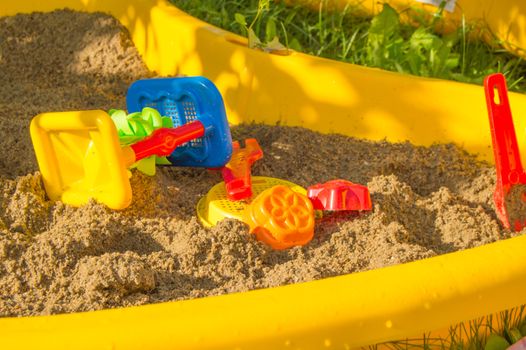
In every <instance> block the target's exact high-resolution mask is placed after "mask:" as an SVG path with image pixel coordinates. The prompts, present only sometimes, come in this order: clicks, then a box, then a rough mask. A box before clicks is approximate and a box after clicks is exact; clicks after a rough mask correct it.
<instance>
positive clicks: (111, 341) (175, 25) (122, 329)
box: [0, 0, 526, 350]
mask: <svg viewBox="0 0 526 350" xmlns="http://www.w3.org/2000/svg"><path fill="white" fill-rule="evenodd" d="M63 7H69V8H72V9H76V10H87V11H104V12H108V13H111V14H112V15H114V16H115V17H116V18H118V19H119V20H120V21H121V22H122V23H123V24H124V25H125V26H126V27H127V28H128V29H129V30H130V33H131V34H132V37H133V40H134V41H135V44H136V45H137V47H138V49H139V51H140V52H141V54H142V55H143V57H144V59H145V61H146V63H147V64H148V66H149V68H150V69H153V70H156V71H158V72H160V73H161V74H166V75H174V74H187V75H204V76H206V77H208V78H210V79H212V81H214V83H215V84H216V85H217V86H218V88H219V89H220V91H221V93H222V94H223V97H224V99H225V104H226V107H227V113H228V115H229V118H230V121H231V122H232V123H238V122H241V121H256V122H265V123H269V124H273V123H276V122H280V123H281V124H282V125H301V126H305V127H308V128H311V129H314V130H318V131H321V132H333V131H336V132H339V133H343V134H347V135H353V136H357V137H365V138H369V139H374V140H377V139H382V138H387V139H388V140H391V141H401V140H406V139H407V140H410V141H411V142H413V143H415V144H422V145H429V144H431V143H433V142H437V141H440V142H450V141H453V142H457V143H459V144H461V145H462V146H464V147H465V148H466V149H467V150H469V151H471V152H477V153H479V154H480V156H481V158H484V159H491V157H492V156H491V152H492V151H491V148H490V136H489V130H488V124H489V123H488V120H487V115H486V109H485V108H486V107H485V101H484V92H483V90H482V88H481V87H479V86H473V85H466V84H460V83H455V82H446V81H440V80H434V79H424V78H417V77H412V76H406V75H400V74H396V73H390V72H384V71H381V70H376V69H369V68H363V67H358V66H354V65H350V64H344V63H338V62H333V61H329V60H325V59H318V58H313V57H310V56H306V55H303V54H299V53H292V54H291V55H288V56H278V55H273V54H267V53H263V52H259V51H254V50H248V49H246V48H245V47H244V46H243V45H242V43H243V42H244V40H243V39H242V38H240V37H238V36H234V35H232V34H229V33H227V32H225V31H223V30H220V29H218V28H215V27H212V26H210V25H208V24H206V23H203V22H201V21H199V20H196V19H194V18H192V17H190V16H188V15H186V14H184V13H183V12H181V11H179V10H178V9H177V8H175V7H173V6H171V5H170V4H169V3H167V2H166V1H165V0H113V1H107V0H48V1H40V2H34V1H32V0H19V1H17V2H9V3H7V4H6V3H5V2H4V3H3V4H2V6H0V16H4V15H14V14H16V13H20V12H24V13H28V12H32V11H51V10H53V9H58V8H63ZM510 102H511V105H512V110H513V111H514V113H515V116H516V118H515V119H516V122H517V130H525V127H526V125H525V121H524V119H525V118H518V117H517V116H521V115H524V113H526V96H523V95H520V94H510ZM520 136H523V135H522V133H520ZM521 141H522V138H521ZM522 144H523V145H524V144H525V142H522ZM522 152H523V154H526V150H524V149H522ZM458 234H459V235H460V234H462V232H459V233H458ZM525 261H526V236H521V237H516V238H513V239H509V240H504V241H499V242H496V243H493V244H489V245H486V246H482V247H479V248H474V249H470V250H466V251H463V252H457V253H453V254H447V255H442V256H438V257H434V258H430V259H425V260H421V261H417V262H412V263H408V264H402V265H397V266H393V267H388V268H383V269H378V270H373V271H368V272H361V273H355V274H351V275H346V276H340V277H334V278H329V279H325V280H319V281H314V282H309V283H302V284H295V285H289V286H284V287H279V288H272V289H264V290H256V291H252V292H246V293H237V294H229V295H223V296H218V297H208V298H202V299H195V300H188V301H181V302H169V303H162V304H155V305H147V306H141V307H131V308H122V309H115V310H104V311H96V312H88V313H76V314H67V315H56V316H44V317H24V318H2V319H0V344H1V347H2V348H5V349H53V350H58V349H90V350H91V349H118V350H120V349H127V350H132V349H133V350H135V349H160V350H161V349H162V350H164V349H321V348H334V349H353V348H358V347H361V346H365V345H369V344H375V343H378V342H383V341H388V340H397V339H404V338H406V337H411V336H415V335H416V336H418V335H420V334H422V333H423V332H425V331H432V330H436V329H443V328H446V327H447V326H449V325H452V324H456V323H458V322H462V321H467V320H470V319H473V318H476V317H480V316H484V315H487V314H491V313H495V312H498V311H500V310H505V309H508V308H512V307H515V306H519V305H522V304H526V293H524V291H525V290H526V264H525V263H524V262H525Z"/></svg>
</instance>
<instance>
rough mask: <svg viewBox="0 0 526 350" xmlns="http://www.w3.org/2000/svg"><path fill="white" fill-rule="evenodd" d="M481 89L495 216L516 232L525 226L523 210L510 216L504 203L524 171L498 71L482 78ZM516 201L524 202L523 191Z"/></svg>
mask: <svg viewBox="0 0 526 350" xmlns="http://www.w3.org/2000/svg"><path fill="white" fill-rule="evenodd" d="M484 88H485V91H486V103H487V106H488V114H489V121H490V127H491V136H492V142H493V152H494V155H495V167H496V169H497V185H496V188H495V193H494V195H493V198H494V200H495V208H496V212H497V217H498V218H499V219H500V221H501V222H502V224H503V225H504V227H506V228H512V229H514V230H515V231H519V230H521V229H522V228H523V227H524V226H526V211H524V212H519V213H515V214H513V215H511V216H510V214H511V213H510V209H511V208H508V203H510V200H511V199H512V198H510V197H511V193H512V192H513V191H512V189H514V187H515V186H520V185H524V184H526V174H525V173H524V169H523V168H522V164H521V159H520V154H519V146H518V144H517V136H516V135H515V128H514V127H513V119H512V116H511V109H510V103H509V100H508V93H507V87H506V79H505V78H504V76H503V75H502V74H500V73H498V74H492V75H489V76H487V77H486V79H485V80H484ZM496 93H497V94H496ZM517 189H518V190H519V191H520V190H521V189H520V188H517ZM525 189H526V187H525ZM520 200H521V201H522V202H525V201H526V192H522V194H521V196H520Z"/></svg>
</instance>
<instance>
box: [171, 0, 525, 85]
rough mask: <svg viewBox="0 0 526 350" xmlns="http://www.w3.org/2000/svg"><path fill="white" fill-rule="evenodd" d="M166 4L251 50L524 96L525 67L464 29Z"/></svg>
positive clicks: (274, 7)
mask: <svg viewBox="0 0 526 350" xmlns="http://www.w3.org/2000/svg"><path fill="white" fill-rule="evenodd" d="M172 2H173V3H174V4H175V5H176V6H178V7H179V8H181V9H182V10H184V11H186V12H188V13H190V14H191V15H193V16H195V17H198V18H201V19H203V20H204V21H206V22H208V23H211V24H214V25H216V26H218V27H221V28H224V29H226V30H229V31H232V32H235V33H238V34H241V35H244V36H248V37H249V39H251V42H252V45H253V46H259V47H263V48H265V47H266V46H271V47H272V46H275V44H276V41H274V42H272V41H273V39H274V38H275V37H277V38H278V39H279V41H280V43H281V44H283V45H284V46H286V47H289V48H291V49H294V50H297V51H301V52H305V53H307V54H311V55H315V56H320V57H325V58H330V59H335V60H340V61H344V62H349V63H355V64H359V65H363V66H369V67H379V68H383V69H386V70H391V71H397V72H402V73H407V74H414V75H420V76H427V77H437V78H442V79H450V80H456V81H462V82H468V83H475V84H482V81H483V79H484V77H485V76H486V75H487V74H490V73H494V72H501V73H504V75H505V76H506V78H507V81H508V87H509V88H510V90H515V91H522V92H525V91H526V81H524V80H523V77H524V75H525V73H526V62H524V61H523V60H522V59H521V58H519V57H516V56H514V55H512V54H510V53H508V52H506V51H505V50H504V49H502V48H499V46H498V43H495V44H494V45H489V44H487V43H485V42H483V41H479V40H470V39H469V37H470V33H471V32H472V31H473V30H474V29H473V28H472V27H471V26H470V25H469V24H467V23H464V25H463V26H461V28H459V29H458V30H457V31H455V32H454V33H452V34H449V35H447V36H441V35H439V34H436V33H435V32H434V31H433V28H434V27H435V23H434V22H432V21H426V20H423V19H421V18H415V20H416V21H418V22H419V23H420V26H419V28H414V27H412V26H410V25H407V24H404V23H401V22H400V21H399V17H398V14H397V13H396V12H395V11H394V10H393V9H392V8H390V7H385V8H384V11H382V12H381V13H380V14H379V15H377V16H376V17H370V16H366V15H364V14H363V12H362V11H361V10H360V9H359V8H357V7H354V6H348V7H346V8H345V9H344V10H343V11H330V10H329V9H327V7H324V6H320V8H319V10H318V11H313V10H309V9H306V8H304V7H299V6H292V7H287V6H285V5H284V4H283V3H282V2H274V1H270V2H269V1H268V0H266V1H263V0H245V1H242V0H172ZM258 5H259V7H258ZM265 5H268V7H267V6H265ZM440 15H441V14H440V12H439V11H438V12H437V16H438V17H439V16H440ZM249 31H251V32H253V33H250V34H249ZM254 36H255V38H254ZM269 43H270V44H269Z"/></svg>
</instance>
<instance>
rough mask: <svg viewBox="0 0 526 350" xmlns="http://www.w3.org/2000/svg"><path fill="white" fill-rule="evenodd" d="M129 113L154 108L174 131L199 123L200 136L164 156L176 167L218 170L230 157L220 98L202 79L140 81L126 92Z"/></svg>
mask: <svg viewBox="0 0 526 350" xmlns="http://www.w3.org/2000/svg"><path fill="white" fill-rule="evenodd" d="M126 105H127V109H128V112H129V113H133V112H139V111H141V110H142V109H143V108H144V107H151V108H155V109H156V110H158V111H159V113H160V114H161V115H163V116H168V117H170V118H171V119H172V121H173V126H174V127H175V128H177V127H179V126H183V125H186V124H189V123H191V122H195V121H198V122H201V123H202V124H203V127H204V129H205V132H204V136H202V137H200V138H196V139H194V140H191V141H189V142H187V143H185V144H184V145H182V146H179V147H177V148H176V149H175V151H173V153H172V154H171V155H170V156H168V160H169V161H170V163H172V164H173V165H176V166H189V167H205V168H220V167H222V166H224V165H225V164H226V163H227V162H228V161H229V160H230V157H231V155H232V137H231V135H230V128H229V126H228V121H227V118H226V112H225V106H224V103H223V98H222V97H221V94H220V93H219V91H218V90H217V88H216V87H215V85H214V84H213V83H212V82H211V81H210V80H208V79H206V78H204V77H178V78H155V79H143V80H138V81H136V82H134V83H133V84H132V85H131V86H130V88H129V89H128V94H127V95H126Z"/></svg>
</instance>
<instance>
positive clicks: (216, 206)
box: [197, 176, 307, 227]
mask: <svg viewBox="0 0 526 350" xmlns="http://www.w3.org/2000/svg"><path fill="white" fill-rule="evenodd" d="M276 185H284V186H287V187H289V188H291V189H292V190H293V191H296V192H299V193H301V194H304V195H306V194H307V190H306V189H304V188H303V187H301V186H299V185H296V184H295V183H292V182H290V181H287V180H281V179H276V178H273V177H264V176H252V197H251V198H250V199H249V200H247V201H230V200H228V199H227V196H226V190H225V183H224V182H220V183H218V184H217V185H215V186H214V187H212V188H211V189H210V191H208V193H207V194H206V196H204V197H203V198H201V200H199V203H197V217H198V218H199V221H201V223H202V224H203V225H204V226H206V227H212V226H215V225H216V224H217V223H218V222H219V221H221V220H223V219H227V218H231V219H237V220H240V221H243V212H244V211H245V209H246V207H247V206H248V205H249V203H250V202H251V201H252V199H253V198H256V197H257V196H258V195H259V194H260V193H261V192H263V191H265V190H266V189H267V188H271V187H274V186H276Z"/></svg>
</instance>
